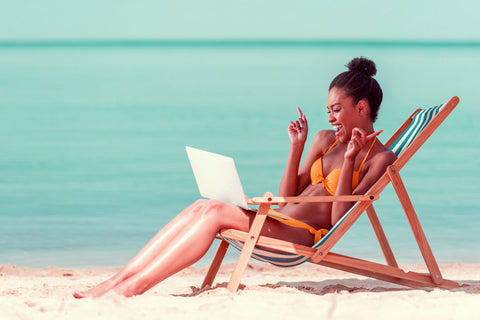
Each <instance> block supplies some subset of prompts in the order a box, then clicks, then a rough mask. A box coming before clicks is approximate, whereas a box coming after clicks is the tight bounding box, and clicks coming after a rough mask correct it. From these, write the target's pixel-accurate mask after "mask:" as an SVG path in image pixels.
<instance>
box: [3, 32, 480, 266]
mask: <svg viewBox="0 0 480 320" xmlns="http://www.w3.org/2000/svg"><path fill="white" fill-rule="evenodd" d="M356 56H366V57H369V58H371V59H373V60H374V61H375V62H376V63H377V68H378V76H377V79H378V81H379V82H380V84H381V86H382V88H383V90H384V100H383V104H382V108H381V110H380V115H379V120H378V121H377V123H376V128H377V129H384V133H382V135H381V140H382V141H386V140H387V138H388V137H389V136H390V135H391V134H392V133H393V132H394V130H395V129H397V128H398V127H399V126H400V124H401V123H402V122H403V121H404V120H405V119H406V118H407V117H408V116H409V115H410V114H411V112H413V111H414V110H415V109H416V108H417V107H423V106H433V105H437V104H440V103H443V102H445V101H447V100H448V99H449V98H450V97H451V96H453V95H458V96H459V97H460V99H461V101H460V105H459V106H458V107H457V109H456V110H455V111H454V112H453V114H452V115H451V116H450V117H449V118H448V119H447V121H446V122H445V123H444V124H443V125H442V126H441V127H440V128H439V130H437V132H435V133H434V135H433V136H432V137H431V139H430V140H429V141H428V142H427V143H426V145H425V146H424V147H423V148H422V149H421V150H420V151H419V152H418V153H417V154H416V155H415V157H414V158H413V159H412V160H411V161H410V163H408V164H407V166H406V167H405V168H404V169H403V171H402V172H401V174H402V177H403V179H404V181H405V184H406V186H407V189H408V190H409V192H410V196H411V198H412V201H413V204H414V206H415V207H416V209H417V212H418V214H419V218H420V221H421V222H422V224H423V226H424V229H425V233H426V235H427V238H428V239H429V241H430V243H431V246H432V249H433V252H434V254H435V255H436V257H437V259H438V261H439V262H440V263H454V262H462V263H465V262H477V263H478V262H480V250H479V249H480V245H479V243H480V232H478V230H480V219H479V204H478V199H480V193H479V188H478V182H479V180H480V173H479V164H480V162H479V159H480V142H479V139H478V136H479V124H478V121H479V120H478V119H479V118H480V108H479V101H480V98H479V94H478V92H479V89H478V85H479V82H478V78H479V75H480V45H478V44H475V43H473V44H468V43H467V44H465V43H463V44H458V43H457V44H449V43H435V44H430V45H428V44H426V45H424V44H421V43H394V42H392V43H381V42H379V43H361V42H358V43H348V42H345V43H342V42H338V43H323V42H308V41H307V42H302V43H295V42H266V43H264V42H248V41H245V42H242V41H237V42H201V41H200V42H188V41H179V42H153V43H134V42H133V43H129V42H127V43H102V42H98V43H74V42H72V43H66V44H62V43H27V44H22V43H17V44H3V45H0V264H14V265H20V266H26V267H33V268H42V267H46V266H50V265H55V266H59V267H75V268H85V267H99V266H120V265H124V264H125V263H126V262H127V261H128V260H129V259H130V258H131V257H132V256H133V255H134V254H135V253H136V252H137V251H138V250H139V249H140V248H141V247H142V246H143V245H144V244H145V243H146V242H147V241H148V240H149V239H150V238H151V237H152V236H153V235H154V234H155V233H156V232H157V231H158V230H159V229H160V228H161V227H162V226H163V225H165V224H166V223H167V222H168V221H169V220H170V219H172V218H173V217H174V216H175V215H176V214H177V213H178V212H179V211H180V210H181V209H183V208H184V207H186V206H187V205H189V204H190V203H192V202H193V201H194V200H195V199H197V198H198V196H199V195H198V191H197V187H196V184H195V181H194V178H193V174H192V172H191V169H190V165H189V163H188V160H187V157H186V153H185V149H184V147H185V145H191V146H194V147H200V148H203V149H207V150H210V151H213V152H217V153H222V154H225V155H229V156H232V157H234V158H235V162H236V165H237V167H238V170H239V174H240V177H241V180H242V183H243V186H244V189H245V192H246V194H247V195H249V196H257V195H263V193H264V192H266V191H272V192H274V193H276V192H277V189H278V184H279V181H280V177H281V175H282V172H283V168H284V165H285V161H286V156H287V153H288V137H287V133H286V128H287V125H288V122H289V121H290V120H292V119H295V117H296V111H295V107H296V106H300V107H301V108H302V110H303V111H304V113H305V114H306V115H307V117H308V120H309V125H310V136H311V137H312V136H313V135H314V133H315V132H316V131H318V130H321V129H329V124H328V122H327V113H326V97H327V89H328V85H329V83H330V81H331V80H332V79H333V77H334V76H335V75H337V74H338V73H340V72H343V71H344V70H345V69H346V68H345V67H344V65H345V64H346V63H347V62H348V61H349V60H350V59H351V58H353V57H356ZM309 141H311V140H309ZM376 208H377V211H378V213H379V216H380V220H381V221H382V223H383V224H384V228H385V229H386V232H387V237H388V238H389V240H390V241H391V245H392V247H393V250H394V252H395V254H396V255H397V257H398V260H399V262H400V263H420V262H421V256H420V253H419V252H418V250H417V249H416V247H415V243H414V239H413V237H412V235H411V232H410V230H409V226H408V223H407V222H406V219H405V217H404V215H403V213H402V211H401V208H400V205H399V202H398V200H397V199H396V198H395V194H394V192H393V189H392V188H388V189H387V190H386V191H385V192H384V193H383V194H382V198H381V199H380V200H379V201H378V203H377V205H376ZM335 249H336V250H334V251H337V252H340V253H346V254H352V255H354V256H357V257H359V258H370V259H374V260H378V261H381V260H382V255H381V253H380V250H379V248H378V245H377V244H376V241H375V238H374V236H373V233H372V231H371V228H370V226H369V223H368V220H367V219H366V217H362V218H361V219H360V220H359V223H357V225H356V226H355V227H354V228H353V229H352V230H350V231H349V232H348V233H347V235H346V237H345V238H344V239H342V240H341V242H340V243H339V244H338V245H337V247H336V248H335ZM235 255H236V253H235V252H233V251H232V253H231V254H229V259H233V258H234V257H235ZM211 256H212V253H209V254H208V255H207V257H205V258H204V259H202V260H201V261H200V262H199V264H206V263H208V261H209V258H211Z"/></svg>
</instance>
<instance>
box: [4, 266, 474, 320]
mask: <svg viewBox="0 0 480 320" xmlns="http://www.w3.org/2000/svg"><path fill="white" fill-rule="evenodd" d="M403 267H404V268H405V269H408V270H415V271H421V272H423V271H425V269H424V267H419V266H403ZM440 268H441V270H442V272H443V276H444V277H445V278H447V279H451V280H456V281H460V282H461V283H464V284H468V285H469V286H468V287H462V288H459V289H455V290H451V291H447V290H442V289H433V290H420V289H410V288H405V287H400V286H396V285H392V284H389V283H385V282H382V281H378V280H372V279H369V278H364V277H360V276H356V275H353V274H350V273H345V272H341V271H337V270H333V269H329V268H325V267H321V266H317V265H313V264H304V265H302V266H299V267H295V268H286V269H284V268H277V267H274V266H270V265H268V264H262V263H253V264H250V265H249V266H248V268H247V270H246V272H245V275H244V277H243V280H242V284H243V285H245V286H242V289H241V290H240V291H239V292H237V293H235V294H231V293H230V292H228V291H227V289H226V288H225V286H226V282H227V281H228V279H229V275H230V273H231V271H232V269H233V264H226V265H225V266H222V268H221V269H220V272H219V274H218V276H217V279H216V284H215V285H214V287H213V288H212V289H209V290H203V291H202V290H200V289H199V286H200V284H201V282H202V280H203V276H204V275H205V273H206V268H201V269H200V268H195V267H190V268H187V269H185V270H184V271H182V272H180V273H178V274H176V275H175V276H173V277H171V278H169V279H167V280H166V281H164V282H162V283H160V284H158V285H157V286H155V287H154V288H152V289H151V290H149V291H148V292H146V293H145V294H143V295H141V296H136V297H133V298H124V297H120V296H118V295H116V294H114V293H109V294H107V295H105V296H103V297H101V298H97V299H82V300H77V299H74V298H73V297H72V292H73V291H74V290H76V289H80V290H84V289H86V288H89V287H92V286H94V285H95V284H97V283H99V282H100V281H103V280H105V279H106V278H108V277H109V276H110V275H112V274H113V273H114V272H115V271H116V270H118V269H115V268H109V269H85V270H73V269H60V268H55V267H49V268H45V269H41V270H34V269H28V268H22V267H17V266H9V265H4V266H0V319H3V320H5V319H99V318H100V319H205V320H206V319H209V320H211V319H261V318H266V319H274V318H275V319H311V318H312V317H314V318H318V319H372V318H373V319H376V318H383V319H437V320H438V319H480V265H479V264H455V265H442V266H440Z"/></svg>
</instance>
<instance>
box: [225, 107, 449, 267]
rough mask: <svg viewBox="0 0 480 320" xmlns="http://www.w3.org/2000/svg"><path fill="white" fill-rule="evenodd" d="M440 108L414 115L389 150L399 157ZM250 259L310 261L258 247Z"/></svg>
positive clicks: (240, 245) (283, 263)
mask: <svg viewBox="0 0 480 320" xmlns="http://www.w3.org/2000/svg"><path fill="white" fill-rule="evenodd" d="M442 107H443V105H440V106H436V107H432V108H428V109H424V110H421V111H419V112H418V113H417V114H415V116H414V117H413V119H412V123H411V124H410V126H409V127H408V128H407V129H406V130H405V131H404V133H403V134H402V135H401V136H400V137H399V138H398V139H397V140H396V141H395V142H394V143H393V144H392V146H391V147H390V150H391V151H392V152H394V153H395V154H396V155H397V156H399V155H400V154H401V153H402V152H403V151H404V150H405V149H406V148H407V147H408V146H409V145H410V144H411V143H412V141H413V140H414V139H415V137H417V136H418V134H419V133H420V132H422V130H423V129H424V128H425V127H426V126H427V125H428V123H429V122H430V121H431V120H432V119H433V118H434V117H435V116H436V115H437V114H438V112H439V111H440V110H441V108H442ZM357 205H358V202H357V203H356V204H355V205H354V206H353V207H352V208H351V209H350V210H349V211H348V212H347V213H346V214H345V215H344V216H343V217H342V219H340V220H339V221H338V222H337V223H336V224H335V225H334V226H333V227H332V229H330V231H329V232H328V233H327V234H326V235H325V236H324V237H323V238H322V239H320V241H318V242H317V243H315V244H314V245H313V246H312V248H314V249H316V248H318V247H320V246H321V245H322V244H323V243H324V242H325V241H326V240H327V239H328V238H329V237H330V235H331V234H333V233H334V232H335V230H336V229H337V228H338V227H339V226H340V225H341V224H342V222H343V221H344V220H345V219H346V218H347V217H348V215H349V214H350V212H352V211H353V209H354V208H355V207H356V206H357ZM221 238H222V239H223V240H225V241H227V242H228V243H229V244H230V245H232V246H233V247H234V248H237V249H238V250H242V248H243V242H241V241H238V240H233V239H229V238H224V237H221ZM252 257H253V258H255V259H257V260H260V261H264V262H268V263H271V264H273V265H276V266H278V267H294V266H297V265H299V264H302V263H304V262H306V261H308V260H309V259H310V258H309V257H305V256H302V255H299V254H288V253H277V252H271V251H268V250H265V249H262V248H258V247H256V248H255V249H254V251H253V253H252Z"/></svg>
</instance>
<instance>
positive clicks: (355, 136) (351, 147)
mask: <svg viewBox="0 0 480 320" xmlns="http://www.w3.org/2000/svg"><path fill="white" fill-rule="evenodd" d="M382 132H383V130H378V131H375V132H374V133H371V134H369V135H367V133H366V132H365V131H364V130H363V129H360V128H354V129H353V130H352V137H351V138H350V141H349V142H348V145H347V151H345V159H349V160H355V157H356V156H357V154H358V152H359V151H360V150H362V149H363V147H365V145H367V144H369V143H370V142H371V141H372V140H373V139H374V138H375V137H376V136H378V135H379V134H380V133H382Z"/></svg>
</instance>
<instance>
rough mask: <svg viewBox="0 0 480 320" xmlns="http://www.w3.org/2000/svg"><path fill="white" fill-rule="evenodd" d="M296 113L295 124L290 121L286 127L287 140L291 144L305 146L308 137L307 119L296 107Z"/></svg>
mask: <svg viewBox="0 0 480 320" xmlns="http://www.w3.org/2000/svg"><path fill="white" fill-rule="evenodd" d="M297 111H298V120H297V121H295V122H293V121H292V122H290V124H289V125H288V138H289V139H290V143H291V144H305V141H306V140H307V135H308V123H307V118H306V117H305V115H304V114H303V113H302V110H300V108H299V107H297Z"/></svg>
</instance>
